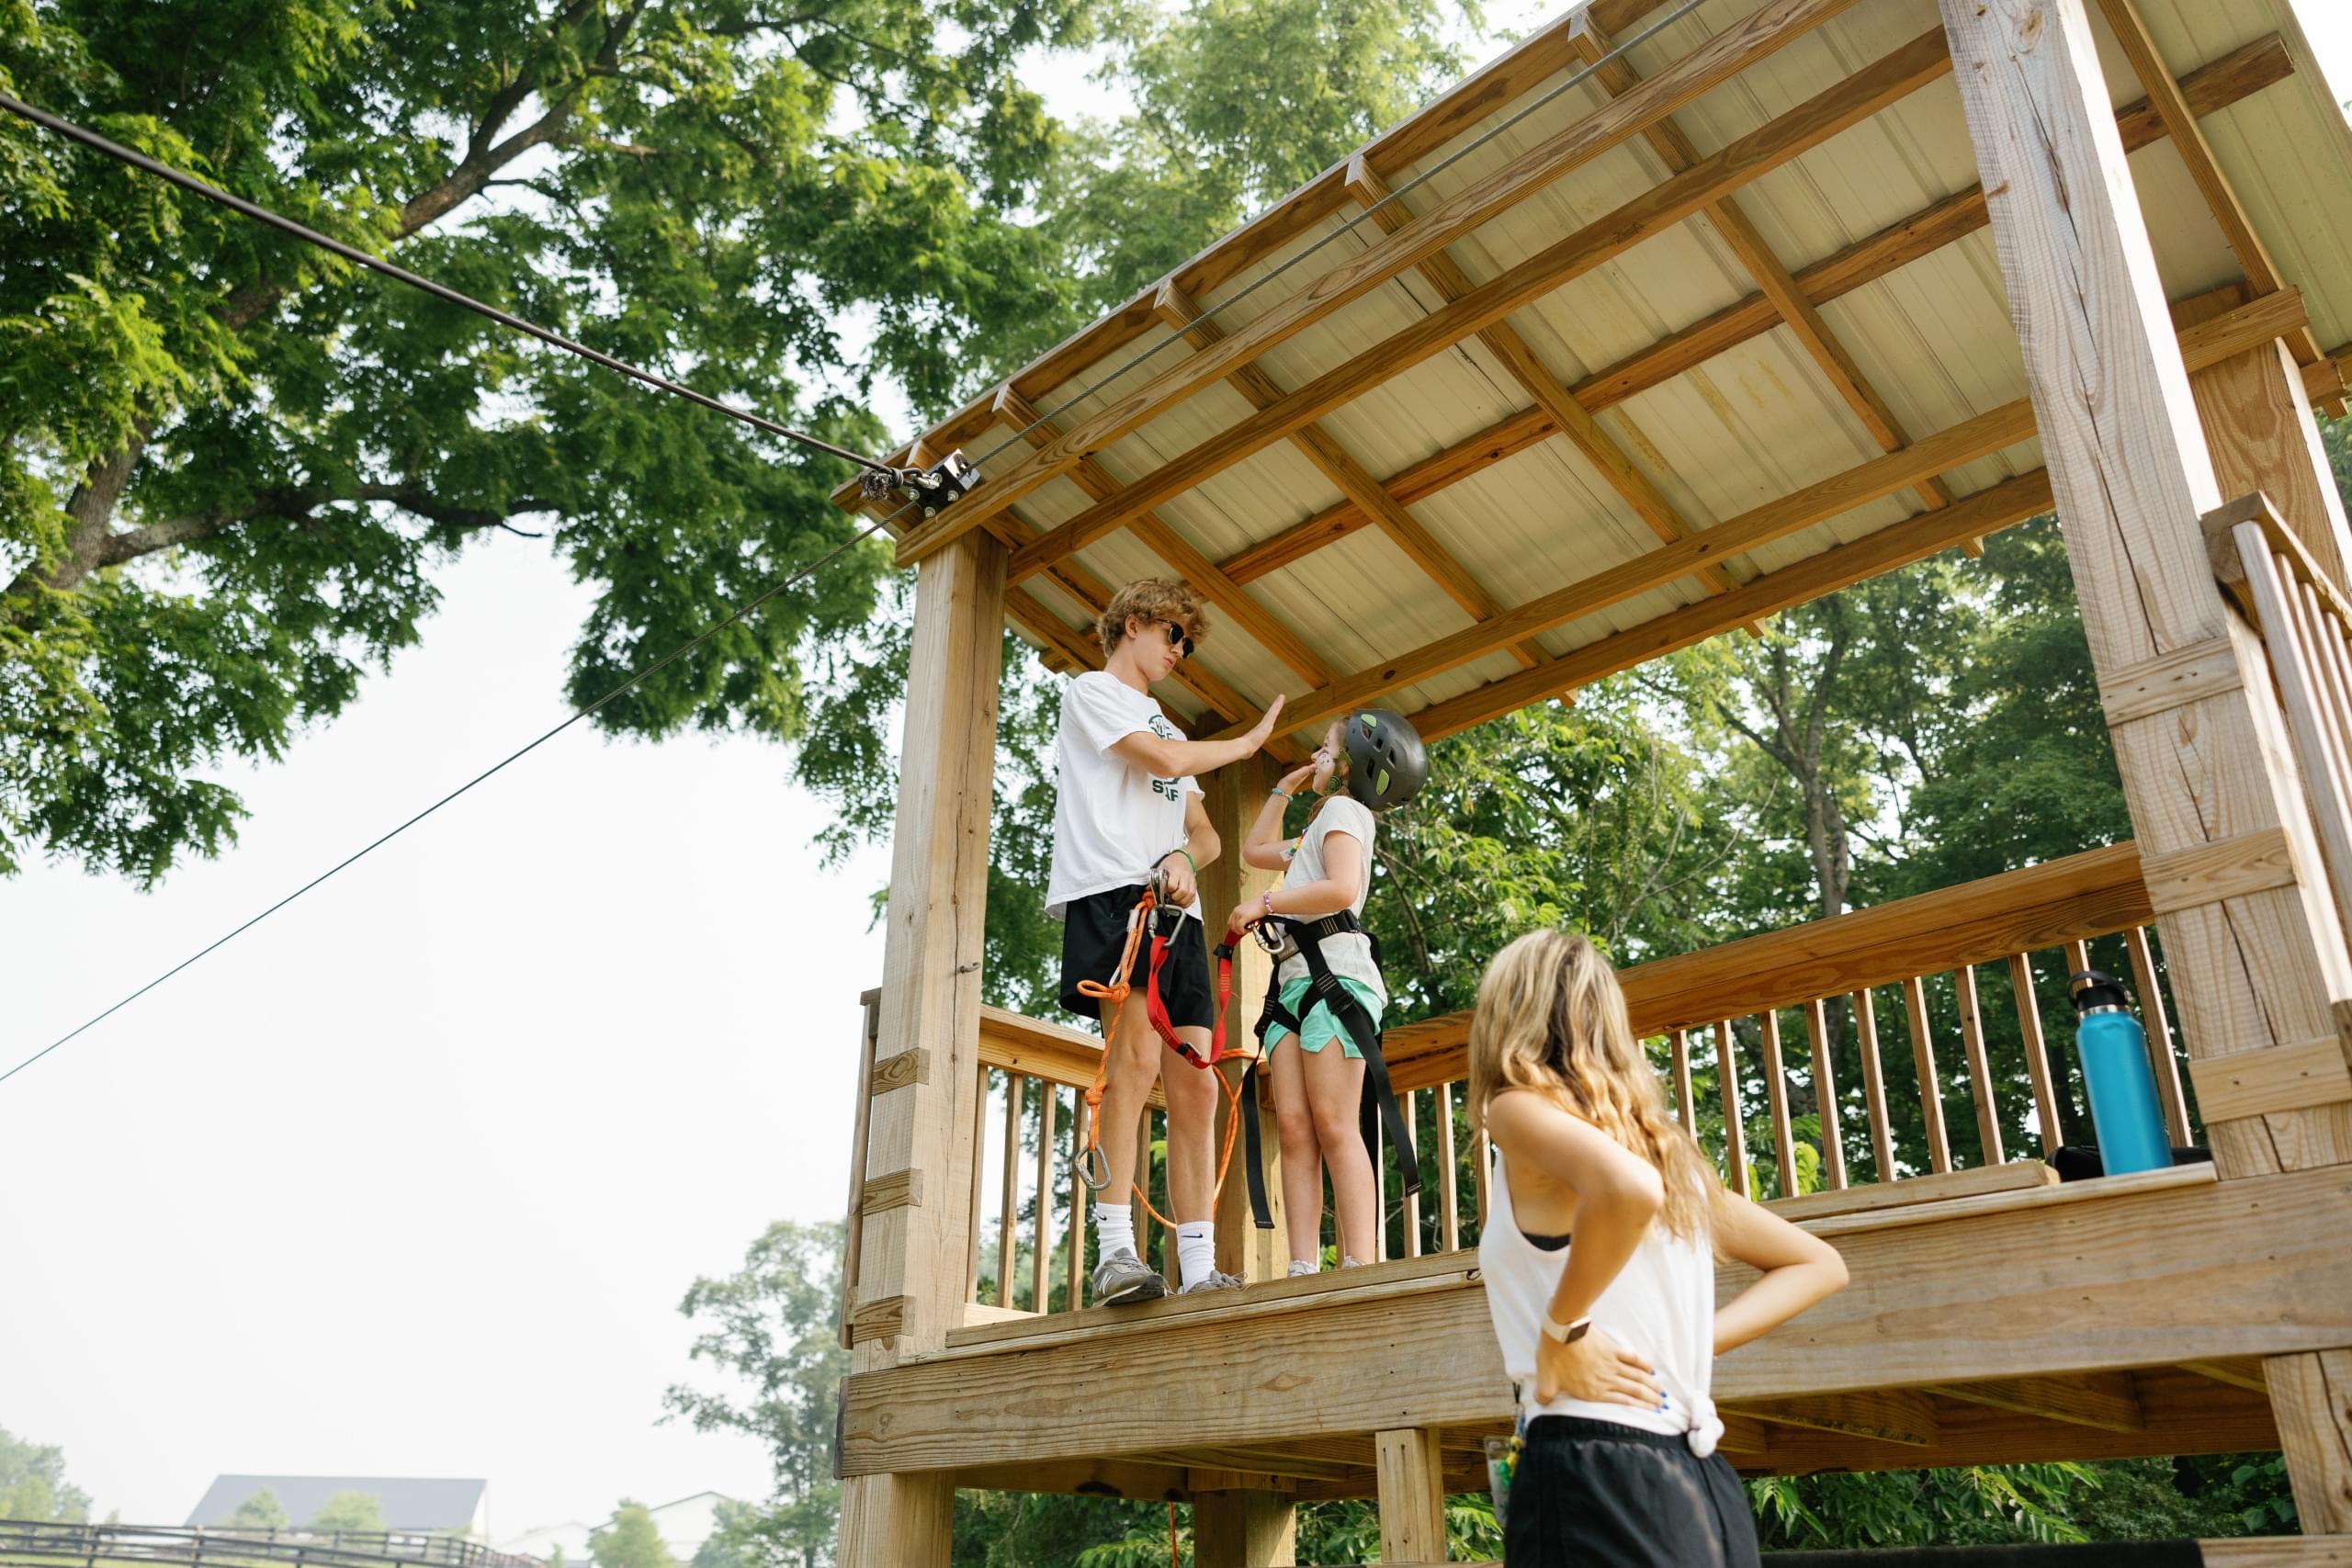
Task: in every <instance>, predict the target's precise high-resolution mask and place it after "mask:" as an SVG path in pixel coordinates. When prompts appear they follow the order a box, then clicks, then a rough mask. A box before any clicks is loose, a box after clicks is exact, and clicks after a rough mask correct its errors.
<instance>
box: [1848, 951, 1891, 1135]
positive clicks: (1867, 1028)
mask: <svg viewBox="0 0 2352 1568" xmlns="http://www.w3.org/2000/svg"><path fill="white" fill-rule="evenodd" d="M1854 1044H1855V1046H1856V1048H1857V1049H1859V1050H1860V1052H1861V1054H1862V1100H1863V1103H1864V1104H1865V1105H1866V1106H1867V1107H1868V1108H1869V1111H1870V1122H1871V1160H1872V1161H1873V1162H1874V1163H1875V1164H1876V1165H1877V1167H1878V1179H1880V1180H1881V1181H1893V1180H1895V1179H1897V1172H1896V1171H1895V1168H1894V1129H1893V1127H1891V1126H1890V1125H1889V1124H1888V1122H1887V1119H1886V1068H1885V1066H1884V1065H1883V1063H1881V1062H1880V1060H1879V1055H1878V1003H1877V1002H1876V1000H1875V999H1873V998H1872V997H1871V993H1870V992H1869V991H1868V990H1867V989H1864V990H1860V991H1856V992H1855V993H1854Z"/></svg>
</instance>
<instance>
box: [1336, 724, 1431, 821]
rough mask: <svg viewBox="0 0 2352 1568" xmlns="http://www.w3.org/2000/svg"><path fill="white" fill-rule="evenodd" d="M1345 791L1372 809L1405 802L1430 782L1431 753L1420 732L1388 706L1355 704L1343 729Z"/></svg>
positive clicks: (1388, 807) (1391, 806)
mask: <svg viewBox="0 0 2352 1568" xmlns="http://www.w3.org/2000/svg"><path fill="white" fill-rule="evenodd" d="M1343 733H1344V734H1345V736H1346V740H1347V748H1348V793H1349V794H1350V795H1353V796H1354V797H1355V798H1356V799H1357V800H1359V801H1362V802H1363V804H1364V805H1366V806H1369V807H1372V808H1373V809H1374V811H1386V810H1389V809H1391V808H1393V807H1399V806H1402V805H1404V804H1405V803H1406V802H1407V801H1408V800H1410V799H1412V798H1413V796H1415V795H1419V794H1420V792H1421V785H1422V784H1426V783H1428V782H1429V776H1430V754H1429V750H1428V749H1427V748H1426V747H1424V746H1423V745H1422V744H1421V738H1420V735H1419V732H1418V731H1417V730H1415V729H1414V728H1413V727H1412V726H1411V725H1410V724H1408V723H1407V722H1406V719H1405V716H1404V715H1403V714H1401V713H1397V712H1396V711H1395V710H1394V709H1391V708H1358V709H1356V710H1355V711H1354V712H1353V713H1351V714H1350V715H1348V722H1347V726H1346V728H1345V730H1344V732H1343Z"/></svg>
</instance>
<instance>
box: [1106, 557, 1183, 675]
mask: <svg viewBox="0 0 2352 1568" xmlns="http://www.w3.org/2000/svg"><path fill="white" fill-rule="evenodd" d="M1130 615H1133V616H1135V617H1136V618H1137V619H1139V620H1146V621H1171V622H1173V623H1174V624H1176V625H1177V626H1182V627H1183V628H1184V635H1185V636H1186V637H1191V638H1192V639H1193V646H1194V647H1195V648H1197V647H1199V646H1200V645H1201V644H1202V643H1204V642H1205V641H1207V640H1208V635H1209V617H1208V611H1207V610H1206V608H1205V607H1204V606H1203V604H1201V596H1200V595H1199V594H1198V593H1195V592H1193V589H1192V586H1191V584H1189V583H1184V582H1178V581H1172V580H1170V579H1168V578H1164V577H1139V578H1137V579H1136V581H1133V582H1130V583H1128V584H1127V585H1126V586H1125V588H1122V589H1120V590H1119V591H1118V592H1116V593H1114V594H1112V595H1111V602H1110V604H1106V605H1104V606H1103V614H1102V615H1099V616H1097V617H1096V618H1095V622H1094V638H1095V640H1096V641H1097V642H1100V643H1101V644H1102V645H1103V657H1104V658H1105V659H1108V658H1109V657H1110V656H1111V654H1112V652H1113V651H1114V649H1117V648H1118V646H1119V644H1120V643H1121V642H1122V641H1124V640H1125V637H1126V635H1127V617H1128V616H1130Z"/></svg>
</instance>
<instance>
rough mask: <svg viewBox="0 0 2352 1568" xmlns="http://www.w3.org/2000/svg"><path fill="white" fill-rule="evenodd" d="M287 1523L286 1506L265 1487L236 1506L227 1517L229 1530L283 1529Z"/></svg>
mask: <svg viewBox="0 0 2352 1568" xmlns="http://www.w3.org/2000/svg"><path fill="white" fill-rule="evenodd" d="M289 1522H290V1521H289V1520H288V1518H287V1517H286V1506H285V1505H284V1504H283V1503H280V1502H279V1501H278V1500H277V1493H275V1492H272V1491H271V1490H270V1489H269V1488H268V1487H266V1486H265V1487H263V1488H262V1489H261V1490H260V1491H258V1492H256V1493H254V1495H252V1496H250V1497H248V1498H246V1499H245V1500H244V1501H243V1502H242V1503H240V1504H238V1505H237V1508H236V1511H235V1512H234V1513H232V1514H231V1515H230V1516H229V1525H230V1528H231V1529H241V1530H278V1529H285V1528H286V1527H287V1525H288V1523H289Z"/></svg>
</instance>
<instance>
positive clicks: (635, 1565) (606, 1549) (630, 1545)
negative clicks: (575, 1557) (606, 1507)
mask: <svg viewBox="0 0 2352 1568" xmlns="http://www.w3.org/2000/svg"><path fill="white" fill-rule="evenodd" d="M588 1557H589V1561H591V1562H594V1563H595V1565H596V1568H678V1560H677V1559H676V1558H674V1557H673V1556H671V1555H670V1548H669V1545H668V1543H666V1542H665V1541H663V1540H662V1532H661V1531H660V1530H658V1529H655V1528H654V1525H653V1515H652V1513H651V1511H650V1510H649V1509H648V1508H647V1507H646V1506H645V1505H644V1504H642V1503H638V1502H632V1501H630V1500H629V1499H628V1498H623V1499H622V1500H621V1503H620V1506H618V1507H616V1508H615V1509H614V1510H613V1517H612V1518H611V1520H610V1521H609V1522H607V1523H606V1524H605V1528H604V1529H598V1530H592V1531H590V1532H589V1536H588Z"/></svg>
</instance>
